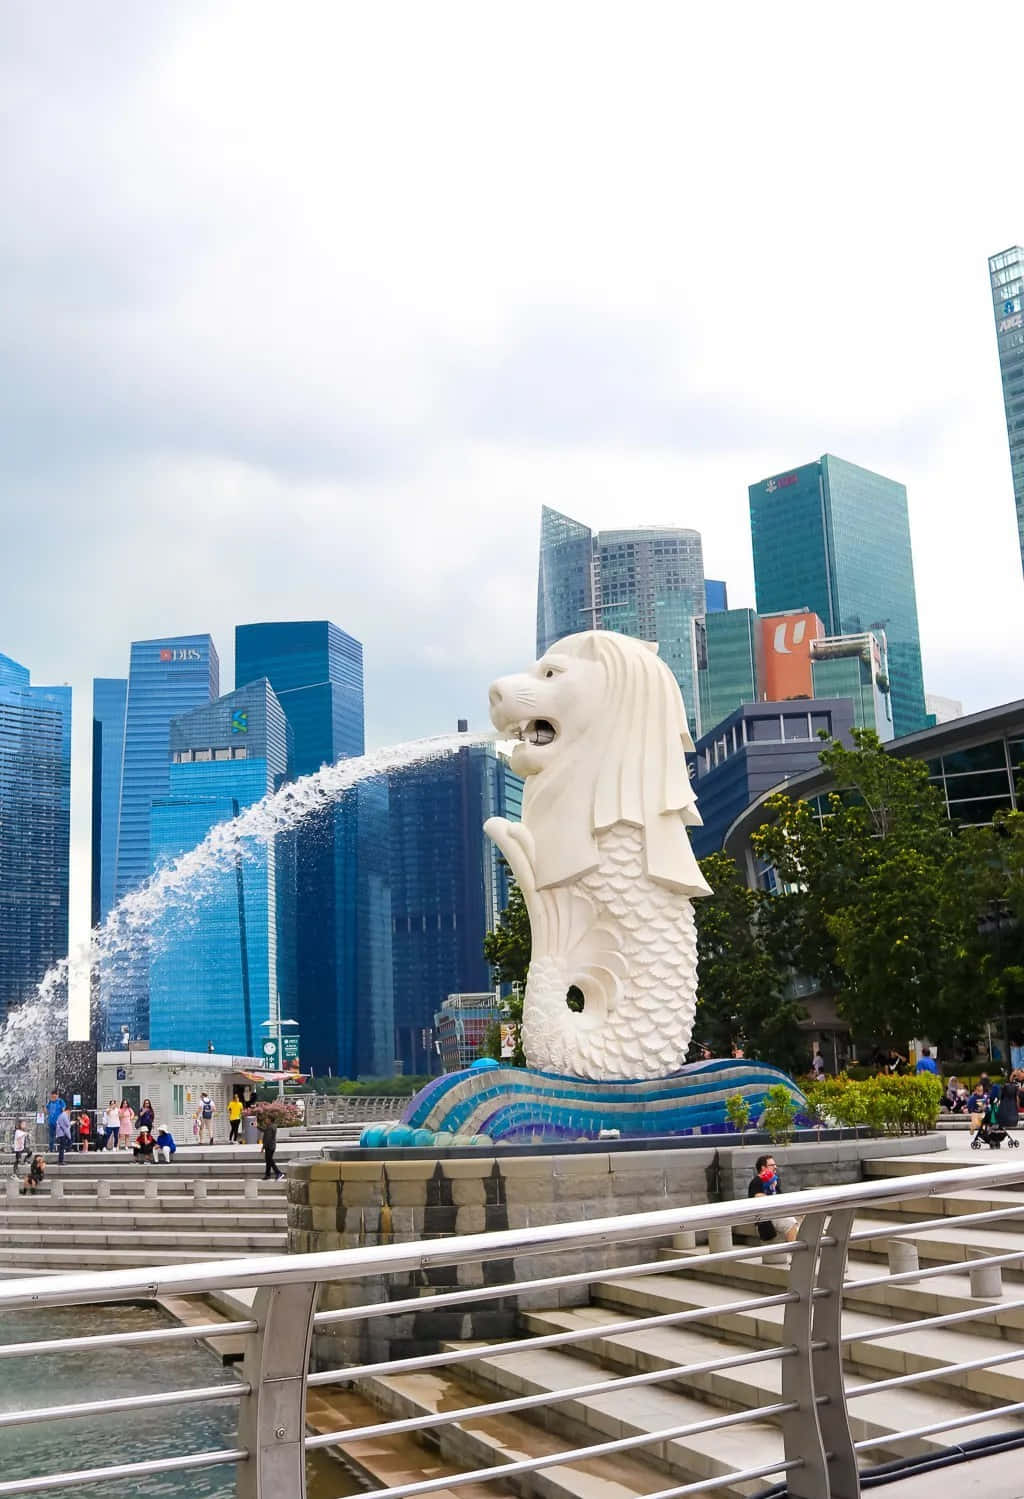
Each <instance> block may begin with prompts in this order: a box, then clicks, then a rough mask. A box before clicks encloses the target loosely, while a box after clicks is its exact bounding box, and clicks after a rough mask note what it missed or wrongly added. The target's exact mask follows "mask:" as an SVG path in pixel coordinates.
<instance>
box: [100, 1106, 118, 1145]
mask: <svg viewBox="0 0 1024 1499" xmlns="http://www.w3.org/2000/svg"><path fill="white" fill-rule="evenodd" d="M120 1133H121V1115H120V1113H119V1112H118V1107H117V1100H116V1099H114V1098H111V1099H109V1100H108V1102H107V1107H106V1108H105V1109H104V1111H103V1149H104V1150H116V1149H117V1137H118V1135H119V1134H120Z"/></svg>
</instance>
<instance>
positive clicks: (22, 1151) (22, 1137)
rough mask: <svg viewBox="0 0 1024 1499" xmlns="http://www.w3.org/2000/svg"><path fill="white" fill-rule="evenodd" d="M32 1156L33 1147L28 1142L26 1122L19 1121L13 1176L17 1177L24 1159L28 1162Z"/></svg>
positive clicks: (15, 1132)
mask: <svg viewBox="0 0 1024 1499" xmlns="http://www.w3.org/2000/svg"><path fill="white" fill-rule="evenodd" d="M31 1154H32V1147H31V1146H30V1145H29V1142H28V1130H27V1129H26V1128H25V1121H24V1119H19V1120H18V1122H17V1123H16V1124H15V1126H14V1171H13V1173H12V1175H14V1176H17V1174H18V1167H19V1166H20V1165H21V1160H22V1157H23V1156H24V1158H25V1160H26V1161H27V1160H28V1158H29V1156H30V1155H31Z"/></svg>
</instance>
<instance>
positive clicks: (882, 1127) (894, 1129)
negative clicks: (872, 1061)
mask: <svg viewBox="0 0 1024 1499" xmlns="http://www.w3.org/2000/svg"><path fill="white" fill-rule="evenodd" d="M944 1091H945V1089H944V1085H943V1082H942V1079H941V1078H938V1077H935V1076H934V1075H933V1074H931V1073H927V1072H919V1073H911V1074H910V1075H908V1076H906V1077H896V1076H886V1075H881V1076H877V1077H869V1078H863V1079H859V1078H852V1077H849V1076H848V1075H847V1074H846V1073H845V1072H844V1073H840V1075H839V1076H838V1077H829V1078H825V1079H824V1080H823V1081H822V1082H818V1083H812V1084H811V1086H810V1087H809V1088H808V1089H807V1102H808V1105H809V1107H810V1109H811V1110H812V1111H813V1113H814V1115H815V1117H816V1118H818V1119H820V1120H821V1122H822V1123H823V1124H826V1123H827V1124H831V1123H835V1124H838V1125H840V1126H842V1127H844V1128H846V1127H852V1126H854V1125H858V1124H866V1125H867V1126H868V1128H869V1129H872V1130H874V1131H876V1133H878V1134H886V1135H924V1134H927V1132H928V1131H929V1130H930V1129H934V1128H935V1125H936V1122H937V1120H938V1117H939V1108H940V1104H941V1101H942V1095H943V1092H944Z"/></svg>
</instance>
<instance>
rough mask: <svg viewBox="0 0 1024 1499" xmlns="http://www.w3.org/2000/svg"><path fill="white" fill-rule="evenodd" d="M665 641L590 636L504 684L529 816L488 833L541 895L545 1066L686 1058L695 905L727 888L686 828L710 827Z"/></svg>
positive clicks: (531, 1002) (533, 989) (631, 1064)
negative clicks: (688, 755)
mask: <svg viewBox="0 0 1024 1499" xmlns="http://www.w3.org/2000/svg"><path fill="white" fill-rule="evenodd" d="M657 649H658V648H657V646H656V645H650V644H648V643H647V642H645V641H642V640H633V639H632V638H631V637H629V636H627V635H618V634H614V633H613V632H611V631H605V630H587V631H585V632H584V633H582V634H580V635H570V636H568V637H567V638H566V639H565V640H560V641H559V642H558V643H557V645H553V646H552V647H551V649H550V650H549V651H548V652H547V653H546V655H544V656H542V657H541V659H540V660H539V661H538V662H537V663H536V665H535V666H532V667H531V668H530V669H529V670H528V671H525V672H521V673H520V674H519V675H517V676H511V677H502V678H501V679H500V680H499V681H497V682H495V683H494V685H493V687H492V688H491V693H490V697H491V719H492V721H493V723H494V725H495V727H496V728H497V729H499V730H500V731H501V732H502V733H506V734H512V735H514V736H515V737H517V738H518V739H519V740H520V743H519V744H517V745H516V746H515V749H514V751H513V753H512V756H511V761H510V763H511V768H512V769H513V770H514V771H515V772H516V774H517V775H521V776H523V777H525V779H526V788H525V793H524V797H523V820H522V822H520V823H513V822H508V821H506V819H505V818H502V817H492V818H490V820H489V821H488V822H487V823H486V824H485V829H484V830H485V832H486V833H487V834H488V836H489V837H490V838H492V839H493V840H494V842H495V843H496V844H497V845H498V847H499V849H500V850H501V852H502V854H504V856H505V858H506V859H507V861H508V863H509V865H510V867H511V869H512V872H513V874H514V875H515V878H516V881H517V883H518V885H519V887H520V889H521V890H522V892H523V895H524V897H525V900H526V906H527V910H528V912H529V916H530V926H531V928H532V931H533V957H532V961H531V963H530V973H529V978H528V981H527V985H526V995H525V998H524V1003H523V1048H524V1050H525V1052H526V1060H527V1062H528V1063H529V1065H530V1066H531V1067H535V1068H538V1069H540V1070H542V1071H545V1072H557V1073H561V1074H563V1075H567V1076H574V1077H583V1078H591V1079H598V1080H600V1079H605V1078H652V1077H664V1076H666V1075H667V1074H668V1073H671V1072H674V1071H675V1070H676V1069H677V1068H678V1067H681V1066H682V1065H683V1063H684V1062H685V1060H686V1048H687V1046H688V1045H689V1042H690V1034H691V1031H692V1029H693V1015H694V1008H695V1005H696V997H697V942H696V931H695V926H694V919H693V906H692V903H691V902H692V898H693V897H694V896H701V895H710V893H711V892H710V889H709V887H708V885H707V884H706V882H705V880H704V878H703V876H702V875H701V872H700V869H699V867H698V865H697V861H696V859H695V858H694V855H693V850H692V849H691V848H690V840H689V837H688V835H687V831H686V829H687V827H688V826H690V827H693V826H695V825H697V826H699V825H700V821H701V819H700V815H699V813H698V812H697V807H696V797H695V796H694V793H693V788H692V786H691V785H690V778H689V775H688V773H687V768H686V761H685V758H684V753H683V752H684V750H688V749H689V750H692V749H693V740H692V739H691V738H690V734H689V731H688V729H687V726H686V713H685V710H684V708H683V700H682V696H681V694H680V691H679V686H678V684H677V682H676V680H675V678H674V677H673V675H672V673H671V671H670V670H669V668H668V667H667V666H666V665H665V663H664V662H663V661H661V660H660V659H659V657H658V654H657ZM570 989H571V990H573V991H574V993H573V996H572V998H573V1001H574V1003H575V1006H576V1008H575V1009H573V1008H570V1005H569V991H570ZM580 996H582V1009H580V1008H579V1004H580Z"/></svg>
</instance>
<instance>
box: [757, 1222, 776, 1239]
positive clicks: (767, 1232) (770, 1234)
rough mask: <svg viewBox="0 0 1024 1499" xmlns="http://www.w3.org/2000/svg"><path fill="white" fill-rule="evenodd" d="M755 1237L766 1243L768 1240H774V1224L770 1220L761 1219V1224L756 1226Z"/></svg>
mask: <svg viewBox="0 0 1024 1499" xmlns="http://www.w3.org/2000/svg"><path fill="white" fill-rule="evenodd" d="M757 1237H758V1238H759V1239H764V1240H765V1242H767V1241H768V1240H769V1239H775V1238H777V1237H778V1234H777V1232H776V1228H775V1224H774V1223H773V1222H772V1220H771V1219H770V1218H762V1219H761V1222H760V1223H759V1224H758V1225H757Z"/></svg>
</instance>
